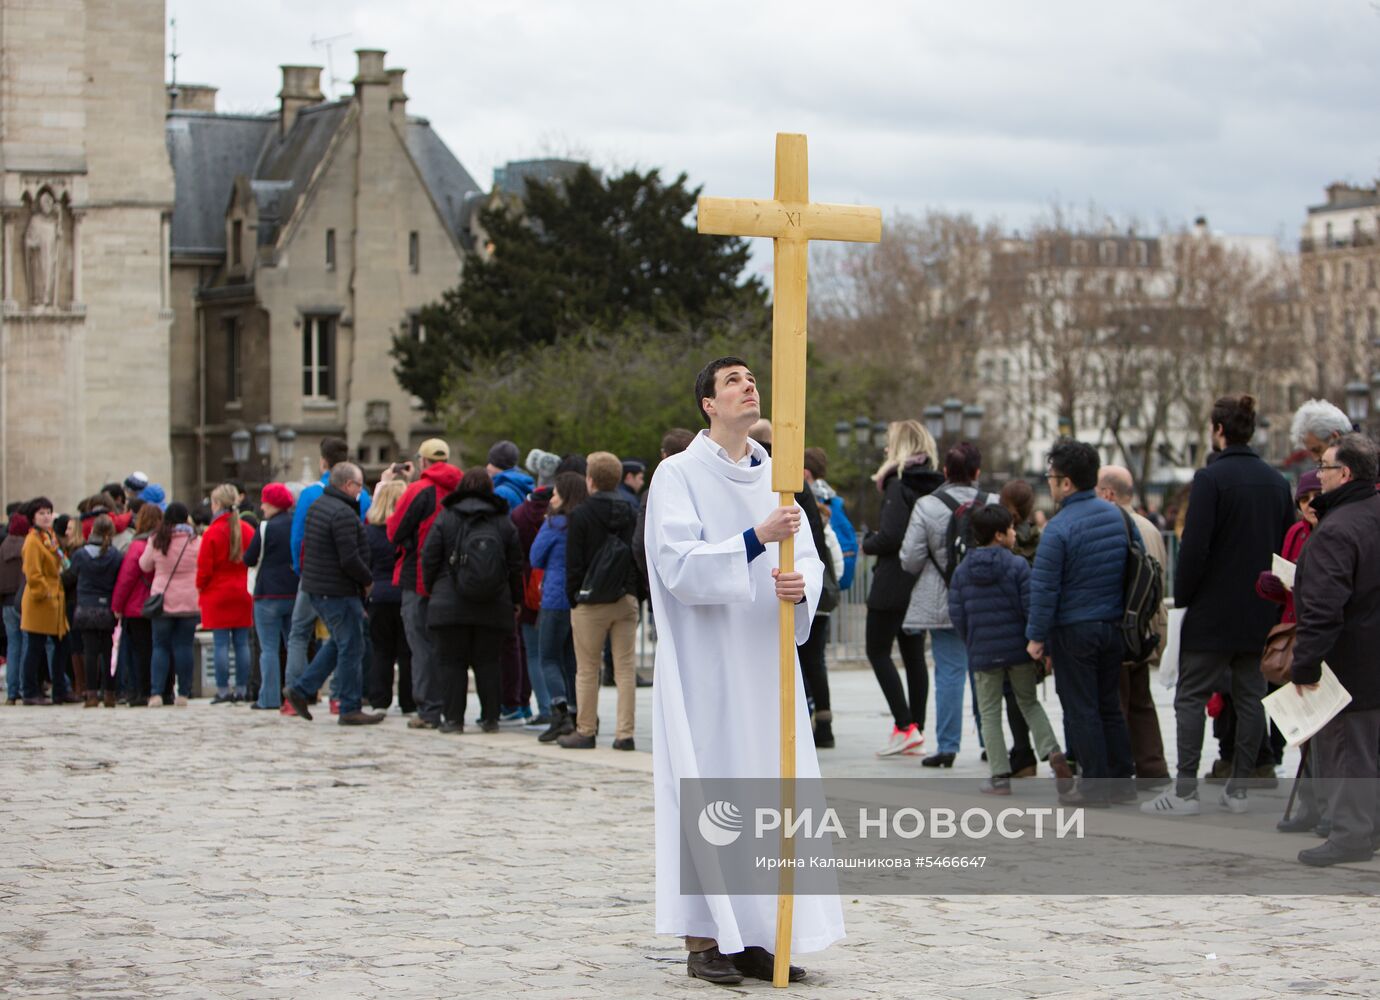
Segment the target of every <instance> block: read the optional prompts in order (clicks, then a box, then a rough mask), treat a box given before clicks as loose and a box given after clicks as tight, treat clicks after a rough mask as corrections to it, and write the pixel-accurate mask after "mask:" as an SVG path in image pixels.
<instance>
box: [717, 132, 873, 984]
mask: <svg viewBox="0 0 1380 1000" xmlns="http://www.w3.org/2000/svg"><path fill="white" fill-rule="evenodd" d="M699 231H700V232H701V233H707V234H710V235H714V236H770V237H771V238H772V242H773V247H774V249H773V255H774V270H773V274H774V279H773V291H772V323H771V330H772V341H771V420H772V458H771V488H772V490H773V491H775V492H776V493H777V494H778V495H779V497H780V503H781V506H782V507H789V506H790V505H791V504H793V503H795V495H796V494H797V493H799V492H800V490H801V489H802V488H803V487H804V485H805V345H806V333H805V320H806V317H807V315H808V313H809V288H808V285H809V259H810V258H809V253H810V240H841V241H845V242H852V243H876V242H878V241H880V240H881V238H882V213H881V210H880V209H876V208H864V207H861V206H857V205H812V204H811V203H810V184H809V164H808V158H807V155H806V146H805V136H803V135H792V134H790V133H787V132H778V133H777V134H776V193H775V197H774V198H773V199H772V200H771V201H754V200H750V199H746V198H700V200H699ZM823 558H828V557H827V555H825V556H823ZM780 566H781V572H783V573H791V572H794V571H795V539H793V538H787V539H786V540H785V541H783V542H781V552H780ZM780 640H781V664H780V666H781V788H782V792H781V798H782V802H781V808H782V812H783V815H784V814H785V813H786V811H787V810H793V809H794V799H795V791H794V783H795V608H794V607H793V606H792V605H790V604H789V603H787V602H785V601H783V602H781V607H780ZM786 826H787V824H786V823H784V822H783V823H782V825H781V827H782V830H783V831H784V830H785V829H786ZM793 854H794V848H793V845H792V844H791V841H790V838H789V837H786V836H785V835H784V834H783V835H782V839H781V857H782V859H789V858H791V857H792V856H793ZM794 885H795V879H794V876H793V875H792V871H791V868H790V867H789V866H788V865H782V867H781V881H780V884H779V894H778V896H777V904H776V967H775V969H774V970H773V971H774V976H773V979H772V984H773V985H774V986H779V987H780V986H785V985H786V983H787V975H788V970H789V968H790V957H791V917H792V912H791V903H792V898H793V897H792V890H793V888H794Z"/></svg>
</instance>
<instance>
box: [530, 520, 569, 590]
mask: <svg viewBox="0 0 1380 1000" xmlns="http://www.w3.org/2000/svg"><path fill="white" fill-rule="evenodd" d="M527 558H528V561H529V562H531V564H532V568H533V569H539V570H541V571H542V573H543V574H544V575H543V576H542V578H541V606H542V607H543V608H546V609H549V610H552V611H569V610H570V598H569V597H567V596H566V593H565V515H564V514H553V515H552V516H551V517H548V518H547V519H546V521H545V522H543V524H542V526H541V530H540V531H539V532H537V540H536V541H535V542H533V543H532V551H531V553H530V554H529V555H528V557H527Z"/></svg>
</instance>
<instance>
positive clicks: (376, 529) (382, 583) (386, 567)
mask: <svg viewBox="0 0 1380 1000" xmlns="http://www.w3.org/2000/svg"><path fill="white" fill-rule="evenodd" d="M364 537H365V538H366V539H368V541H369V569H370V571H371V572H372V573H373V574H374V589H373V590H371V591H369V603H370V604H401V603H402V588H401V587H399V586H398V585H397V584H396V583H394V582H393V569H394V567H395V566H396V565H397V561H398V549H397V546H395V545H394V544H393V543H392V542H390V541H389V540H388V529H387V528H385V527H384V526H383V525H381V524H366V525H365V526H364Z"/></svg>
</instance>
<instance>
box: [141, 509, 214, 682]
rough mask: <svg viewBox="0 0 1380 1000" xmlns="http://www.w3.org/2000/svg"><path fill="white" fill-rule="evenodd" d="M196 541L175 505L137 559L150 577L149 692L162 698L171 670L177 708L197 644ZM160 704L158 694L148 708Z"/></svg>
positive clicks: (147, 605)
mask: <svg viewBox="0 0 1380 1000" xmlns="http://www.w3.org/2000/svg"><path fill="white" fill-rule="evenodd" d="M200 547H201V539H199V538H197V536H196V530H195V529H194V528H193V527H192V526H191V524H190V523H189V519H188V514H187V505H186V504H184V503H178V502H177V501H174V502H172V503H170V504H168V509H167V510H165V511H164V512H163V523H162V524H160V525H159V526H158V530H157V531H155V532H154V533H153V538H152V539H150V541H149V544H148V548H146V549H144V552H143V554H142V555H141V556H139V568H140V569H141V570H143V571H144V572H145V573H152V574H153V583H152V584H151V585H150V587H149V598H148V600H147V601H145V602H144V617H145V618H151V619H152V620H153V690H154V691H155V692H161V691H162V690H163V685H164V684H165V683H167V680H168V670H169V668H170V667H172V668H174V669H175V670H176V672H177V690H178V695H177V704H178V705H179V706H183V705H186V704H187V698H188V697H189V696H190V695H191V693H192V647H193V644H194V643H195V640H196V623H197V617H198V612H197V592H196V559H197V552H198V550H199V549H200ZM162 704H163V697H162V695H161V694H154V695H153V696H152V697H150V698H149V705H150V706H151V707H155V708H156V707H158V706H160V705H162Z"/></svg>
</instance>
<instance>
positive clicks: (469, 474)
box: [455, 465, 494, 497]
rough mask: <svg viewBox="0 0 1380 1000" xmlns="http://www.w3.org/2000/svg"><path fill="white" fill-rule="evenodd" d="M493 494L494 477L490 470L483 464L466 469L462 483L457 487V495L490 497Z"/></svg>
mask: <svg viewBox="0 0 1380 1000" xmlns="http://www.w3.org/2000/svg"><path fill="white" fill-rule="evenodd" d="M493 494H494V481H493V477H492V476H490V475H489V470H488V469H486V468H485V467H484V466H482V465H476V466H475V467H474V468H472V469H466V470H465V474H464V476H462V477H461V479H460V485H459V486H457V487H455V495H456V496H460V497H489V496H493Z"/></svg>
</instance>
